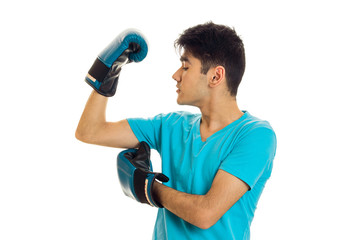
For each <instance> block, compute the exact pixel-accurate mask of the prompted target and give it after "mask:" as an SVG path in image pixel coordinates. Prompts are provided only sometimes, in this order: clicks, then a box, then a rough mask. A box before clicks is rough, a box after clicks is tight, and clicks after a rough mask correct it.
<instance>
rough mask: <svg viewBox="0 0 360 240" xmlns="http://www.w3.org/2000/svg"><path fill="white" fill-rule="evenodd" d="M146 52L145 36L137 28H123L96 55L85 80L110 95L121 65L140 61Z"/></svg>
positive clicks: (114, 86) (107, 95)
mask: <svg viewBox="0 0 360 240" xmlns="http://www.w3.org/2000/svg"><path fill="white" fill-rule="evenodd" d="M147 52H148V44H147V41H146V39H145V37H144V36H143V35H142V34H141V33H140V32H139V31H137V30H134V29H128V30H125V31H124V32H122V33H120V34H119V35H118V36H117V37H116V38H115V39H114V40H113V41H112V42H111V43H110V44H109V45H108V46H107V47H106V48H105V49H104V50H103V51H102V52H101V53H100V54H99V55H98V57H97V59H96V60H95V62H94V63H93V65H92V67H91V68H90V70H89V72H88V74H87V75H86V77H85V81H86V82H87V83H88V84H89V85H90V86H91V87H92V88H93V89H94V90H95V91H96V92H98V93H99V94H101V95H103V96H105V97H112V96H114V94H115V92H116V87H117V83H118V79H119V75H120V71H121V67H122V66H124V65H125V64H127V63H130V62H141V61H142V60H143V59H144V58H145V57H146V55H147Z"/></svg>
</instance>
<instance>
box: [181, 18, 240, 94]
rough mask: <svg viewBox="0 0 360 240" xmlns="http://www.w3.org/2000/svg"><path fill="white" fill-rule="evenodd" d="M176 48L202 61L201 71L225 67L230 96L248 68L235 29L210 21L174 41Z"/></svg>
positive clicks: (193, 28) (191, 29)
mask: <svg viewBox="0 0 360 240" xmlns="http://www.w3.org/2000/svg"><path fill="white" fill-rule="evenodd" d="M174 46H175V48H177V49H178V50H179V52H181V50H185V51H188V52H189V53H191V54H192V55H193V56H194V57H196V58H198V59H199V60H200V62H201V66H202V67H201V73H203V74H206V73H207V72H208V71H209V69H210V68H211V67H215V66H218V65H221V66H223V67H224V68H225V73H226V75H225V76H226V79H227V87H228V89H229V91H230V95H231V96H236V94H237V89H238V87H239V84H240V82H241V79H242V77H243V75H244V71H245V50H244V44H243V42H242V40H241V38H240V37H239V36H238V35H237V33H236V31H235V29H231V28H230V27H228V26H225V25H218V24H214V23H213V22H207V23H205V24H199V25H197V26H194V27H191V28H188V29H186V30H185V31H184V32H183V33H182V34H181V35H180V36H179V38H178V39H177V40H175V43H174Z"/></svg>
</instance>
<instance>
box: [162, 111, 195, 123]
mask: <svg viewBox="0 0 360 240" xmlns="http://www.w3.org/2000/svg"><path fill="white" fill-rule="evenodd" d="M157 117H158V118H161V119H162V121H163V122H171V123H172V124H175V123H179V122H188V123H190V124H192V123H194V122H195V121H197V120H198V119H199V118H201V115H200V114H196V113H191V112H186V111H176V112H170V113H161V114H159V115H157Z"/></svg>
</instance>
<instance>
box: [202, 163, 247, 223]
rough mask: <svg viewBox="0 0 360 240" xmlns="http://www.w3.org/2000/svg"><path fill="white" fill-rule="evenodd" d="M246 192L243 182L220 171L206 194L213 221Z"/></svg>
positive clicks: (245, 185)
mask: <svg viewBox="0 0 360 240" xmlns="http://www.w3.org/2000/svg"><path fill="white" fill-rule="evenodd" d="M248 190H249V186H248V185H247V184H246V183H245V182H243V181H242V180H241V179H239V178H237V177H235V176H234V175H231V174H230V173H228V172H226V171H224V170H221V169H220V170H219V171H218V172H217V174H216V176H215V178H214V181H213V183H212V185H211V188H210V190H209V192H208V193H207V194H206V198H207V199H208V203H209V204H211V208H210V209H212V212H213V216H212V218H213V219H214V221H215V222H216V221H217V220H219V219H220V218H221V217H222V216H223V215H224V214H225V213H226V212H227V211H228V210H229V209H230V208H231V207H232V206H233V205H234V204H235V203H236V202H237V201H238V200H239V199H240V198H241V197H242V196H243V195H244V194H245V193H246V192H247V191H248Z"/></svg>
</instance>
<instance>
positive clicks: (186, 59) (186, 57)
mask: <svg viewBox="0 0 360 240" xmlns="http://www.w3.org/2000/svg"><path fill="white" fill-rule="evenodd" d="M180 61H181V62H182V63H189V64H191V65H194V64H197V63H200V60H199V59H197V58H195V57H194V56H193V55H192V54H191V53H190V52H187V51H185V52H184V53H183V54H182V55H181V57H180Z"/></svg>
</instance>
